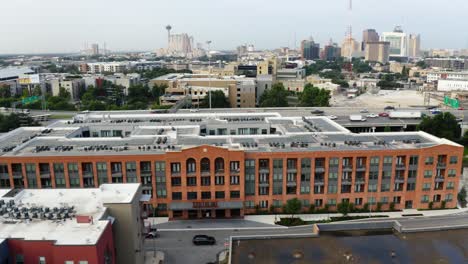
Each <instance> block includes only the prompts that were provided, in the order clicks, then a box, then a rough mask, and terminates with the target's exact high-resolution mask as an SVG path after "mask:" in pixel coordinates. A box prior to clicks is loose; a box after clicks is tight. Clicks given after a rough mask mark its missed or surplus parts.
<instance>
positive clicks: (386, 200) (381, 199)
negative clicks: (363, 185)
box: [380, 196, 388, 204]
mask: <svg viewBox="0 0 468 264" xmlns="http://www.w3.org/2000/svg"><path fill="white" fill-rule="evenodd" d="M380 202H381V203H383V204H387V203H388V197H387V196H384V197H382V198H380Z"/></svg>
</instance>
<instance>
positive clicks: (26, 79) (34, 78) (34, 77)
mask: <svg viewBox="0 0 468 264" xmlns="http://www.w3.org/2000/svg"><path fill="white" fill-rule="evenodd" d="M18 82H19V83H20V84H22V85H28V84H40V83H41V81H40V78H39V74H31V75H22V76H21V77H20V78H18Z"/></svg>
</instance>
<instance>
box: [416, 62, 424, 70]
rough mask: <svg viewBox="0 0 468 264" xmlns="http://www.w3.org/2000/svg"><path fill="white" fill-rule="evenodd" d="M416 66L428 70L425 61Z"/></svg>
mask: <svg viewBox="0 0 468 264" xmlns="http://www.w3.org/2000/svg"><path fill="white" fill-rule="evenodd" d="M416 66H418V67H420V68H422V69H426V68H427V64H426V62H425V61H423V60H422V61H418V62H416Z"/></svg>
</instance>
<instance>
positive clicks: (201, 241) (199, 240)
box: [192, 235, 216, 246]
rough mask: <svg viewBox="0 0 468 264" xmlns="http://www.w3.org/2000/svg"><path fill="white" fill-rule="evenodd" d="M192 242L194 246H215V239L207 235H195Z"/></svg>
mask: <svg viewBox="0 0 468 264" xmlns="http://www.w3.org/2000/svg"><path fill="white" fill-rule="evenodd" d="M192 242H193V244H194V245H197V246H199V245H214V244H216V239H215V238H214V237H212V236H207V235H196V236H194V237H193V239H192Z"/></svg>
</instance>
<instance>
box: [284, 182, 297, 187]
mask: <svg viewBox="0 0 468 264" xmlns="http://www.w3.org/2000/svg"><path fill="white" fill-rule="evenodd" d="M286 186H287V187H295V186H297V183H296V182H295V181H288V182H287V183H286Z"/></svg>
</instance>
